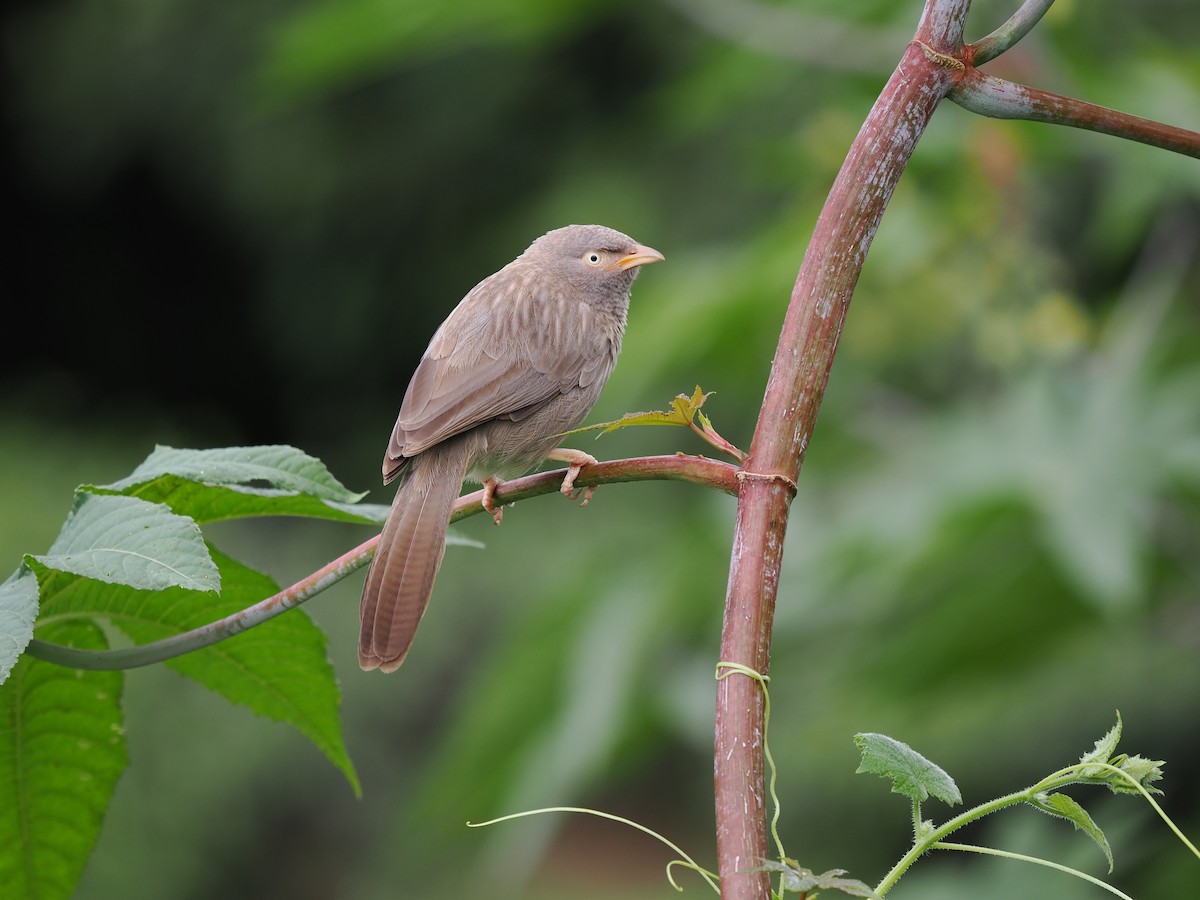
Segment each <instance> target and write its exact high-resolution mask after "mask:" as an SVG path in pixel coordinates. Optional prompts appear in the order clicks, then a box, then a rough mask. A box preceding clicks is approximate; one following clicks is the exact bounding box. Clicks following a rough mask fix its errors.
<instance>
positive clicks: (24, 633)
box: [0, 565, 38, 684]
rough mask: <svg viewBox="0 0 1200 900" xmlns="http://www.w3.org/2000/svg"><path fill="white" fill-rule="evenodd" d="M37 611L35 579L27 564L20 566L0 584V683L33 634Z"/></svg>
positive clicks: (6, 676)
mask: <svg viewBox="0 0 1200 900" xmlns="http://www.w3.org/2000/svg"><path fill="white" fill-rule="evenodd" d="M37 614H38V586H37V579H36V578H34V576H33V572H31V571H30V569H29V567H28V566H24V565H23V566H21V567H20V568H18V569H17V571H15V572H13V573H12V575H11V576H10V577H9V578H8V580H7V581H5V582H4V583H3V584H0V684H4V682H5V681H6V680H7V679H8V674H9V673H10V672H11V671H12V668H13V666H15V665H16V664H17V659H18V657H20V655H21V654H22V653H23V652H24V650H25V646H26V645H27V644H28V643H29V639H30V638H32V637H33V623H34V620H35V619H37Z"/></svg>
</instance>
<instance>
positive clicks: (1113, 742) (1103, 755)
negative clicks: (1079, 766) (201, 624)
mask: <svg viewBox="0 0 1200 900" xmlns="http://www.w3.org/2000/svg"><path fill="white" fill-rule="evenodd" d="M1121 726H1122V722H1121V712H1120V710H1118V711H1117V724H1116V725H1114V726H1113V727H1112V728H1110V729H1109V730H1108V732H1107V733H1106V734H1105V735H1104V737H1102V738H1100V740H1098V741H1096V746H1095V747H1094V748H1092V749H1091V750H1090V751H1088V752H1087V753H1085V754H1083V756H1081V757H1079V761H1080V762H1081V763H1083V764H1084V765H1085V766H1086V765H1088V764H1089V763H1107V762H1108V761H1109V760H1110V759H1112V756H1113V754H1114V753H1116V752H1117V743H1118V742H1119V741H1120V740H1121ZM1080 774H1081V775H1082V776H1084V777H1085V778H1092V777H1096V776H1100V777H1103V776H1104V770H1103V769H1099V768H1095V767H1092V768H1086V769H1083V770H1081V771H1080Z"/></svg>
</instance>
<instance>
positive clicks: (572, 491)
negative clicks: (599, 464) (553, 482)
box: [559, 459, 596, 506]
mask: <svg viewBox="0 0 1200 900" xmlns="http://www.w3.org/2000/svg"><path fill="white" fill-rule="evenodd" d="M595 461H596V460H595V459H592V460H590V462H595ZM586 465H588V462H587V461H583V462H575V463H572V464H571V465H570V466H569V467H568V468H567V474H566V475H565V476H563V481H562V487H561V488H559V490H560V491H562V494H563V496H564V497H566V498H567V499H568V500H577V499H579V495H580V494H582V495H583V502H582V503H580V504H579V505H580V506H587V505H588V501H589V500H591V499H592V494H594V493H596V486H595V485H594V484H589V485H588V486H587V487H586V488H583V487H581V488H577V487H575V479H576V478H577V477H578V475H579V472H580V470H582V469H583V467H584V466H586Z"/></svg>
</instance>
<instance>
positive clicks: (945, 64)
mask: <svg viewBox="0 0 1200 900" xmlns="http://www.w3.org/2000/svg"><path fill="white" fill-rule="evenodd" d="M913 43H914V44H916V45H917V46H918V47H920V48H921V52H922V53H924V54H925V58H926V59H927V60H929V61H930V62H931V63H933V64H935V65H938V66H941V67H942V68H943V69H953V70H954V71H956V72H965V71H967V65H966V63H964V62H963V61H962V60H961V59H956V58H955V57H953V56H950V55H948V54H946V53H939V52H938V51H937V50H934V49H933V48H932V47H930V46H929V45H928V44H926V43H925V42H924V41H913Z"/></svg>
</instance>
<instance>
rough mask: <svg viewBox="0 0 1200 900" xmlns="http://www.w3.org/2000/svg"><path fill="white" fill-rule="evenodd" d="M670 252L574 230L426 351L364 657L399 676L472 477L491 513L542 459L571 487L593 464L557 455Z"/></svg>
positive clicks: (408, 408) (404, 427) (393, 473)
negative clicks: (506, 489) (655, 268)
mask: <svg viewBox="0 0 1200 900" xmlns="http://www.w3.org/2000/svg"><path fill="white" fill-rule="evenodd" d="M662 258H663V255H662V254H661V253H659V252H658V251H657V250H654V249H652V248H650V247H644V246H642V245H641V244H639V243H638V242H637V241H635V240H633V239H632V238H630V237H628V236H627V235H624V234H621V232H619V231H614V230H613V229H611V228H605V227H604V226H602V225H568V226H567V227H566V228H559V229H557V230H555V231H551V232H549V233H547V234H544V235H542V236H541V237H540V238H538V239H537V240H536V241H534V242H533V243H532V244H530V245H529V249H528V250H526V251H525V252H524V253H522V254H521V255H520V256H518V257H517V258H516V259H515V260H513V261H512V262H511V263H509V264H508V265H507V266H505V267H504V268H503V269H501V270H500V271H499V272H497V273H495V274H494V275H491V276H489V277H488V278H485V279H484V280H483V281H481V282H480V283H479V284H477V285H476V286H475V287H474V288H473V289H472V290H471V292H470V293H468V294H467V296H466V297H464V298H463V299H462V301H461V302H460V303H459V304H458V306H457V307H455V309H454V311H453V312H452V313H450V315H449V317H448V318H447V319H446V321H445V322H443V323H442V325H441V327H440V328H438V330H437V332H436V333H435V334H434V336H433V339H432V340H431V341H430V342H429V347H428V349H426V351H425V355H424V356H423V357H422V358H421V362H420V364H419V365H418V366H417V371H416V372H415V373H414V374H413V377H412V381H410V382H409V385H408V390H407V391H406V392H405V394H404V402H403V404H402V405H401V407H400V415H399V417H398V418H397V419H396V427H395V428H394V429H393V430H392V438H391V441H390V442H389V443H388V449H387V454H386V455H385V456H384V458H383V482H384V484H389V483H390V482H391V481H393V480H394V479H395V478H396V477H397V476H400V475H401V474H403V480H402V481H401V482H400V486H399V487H398V488H397V489H396V498H395V500H393V501H392V509H391V512H390V513H388V518H387V521H386V522H385V523H384V526H383V533H382V534H381V535H380V537H379V546H378V548H377V549H376V551H375V558H374V560H372V562H371V567H370V569H369V570H368V572H367V580H366V584H365V585H364V586H363V595H362V604H361V606H360V607H359V619H360V623H361V632H360V635H359V641H358V660H359V664H360V665H361V666H362V667H363V668H364V669H375V668H380V669H382V670H383V671H385V672H392V671H394V670H396V669H397V668H399V667H400V664H401V663H402V662H404V657H405V655H406V654H407V653H408V650H409V647H411V646H412V642H413V637H414V635H415V634H416V631H417V624H418V623H419V622H420V621H421V616H422V615H424V613H425V607H426V606H427V605H428V604H429V594H430V592H431V591H432V590H433V580H434V578H435V576H436V575H437V571H438V566H440V565H441V561H442V553H443V552H444V551H445V548H446V526H447V525H448V524H449V522H450V511H451V508H452V507H453V505H454V501H455V500H456V499H457V498H458V493H459V490H460V489H461V488H462V483H463V480H464V479H466V478H470V479H471V480H473V481H479V482H481V483H482V484H483V485H484V489H485V491H484V501H483V505H484V508H485V509H487V510H488V512H490V513H492V516H493V518H494V519H495V520H496V522H497V523H499V521H500V517H501V511H500V509H499V508H498V507H496V506H495V505H494V504H493V502H492V497H493V494H494V491H495V487H496V485H497V484H499V483H500V481H501V480H502V479H505V478H515V477H517V476H518V475H522V474H524V473H525V472H528V471H530V470H531V469H533V468H534V467H535V466H537V464H538V463H540V462H541V461H542V460H544V459H553V460H558V461H560V462H566V463H569V464H570V467H569V468H568V470H567V475H566V477H565V478H564V479H563V485H562V491H563V493H564V494H567V495H568V496H570V495H571V491H572V489H573V485H574V482H575V477H576V476H577V475H578V473H579V470H580V469H581V468H582V467H583V466H585V465H588V464H589V463H594V462H595V461H596V460H595V458H594V457H592V456H589V455H588V454H587V453H584V452H582V451H580V450H570V449H566V448H558V449H555V448H556V446H557V444H558V438H559V437H560V436H561V435H562V433H563V432H564V431H570V430H571V429H572V428H575V427H576V426H578V425H579V424H580V423H581V422H582V421H583V419H584V417H585V416H587V414H588V412H589V411H590V410H591V408H592V405H593V404H594V403H595V402H596V398H597V397H599V396H600V390H601V388H603V387H604V383H605V381H607V380H608V376H609V374H610V373H611V372H612V370H613V366H614V365H616V362H617V354H618V353H620V352H621V337H622V335H623V334H624V332H625V315H626V312H627V311H628V309H629V289H630V287H631V285H632V284H633V279H634V278H635V277H636V276H637V273H638V267H639V266H642V265H645V264H646V263H652V262H658V261H660V260H661V259H662Z"/></svg>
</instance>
